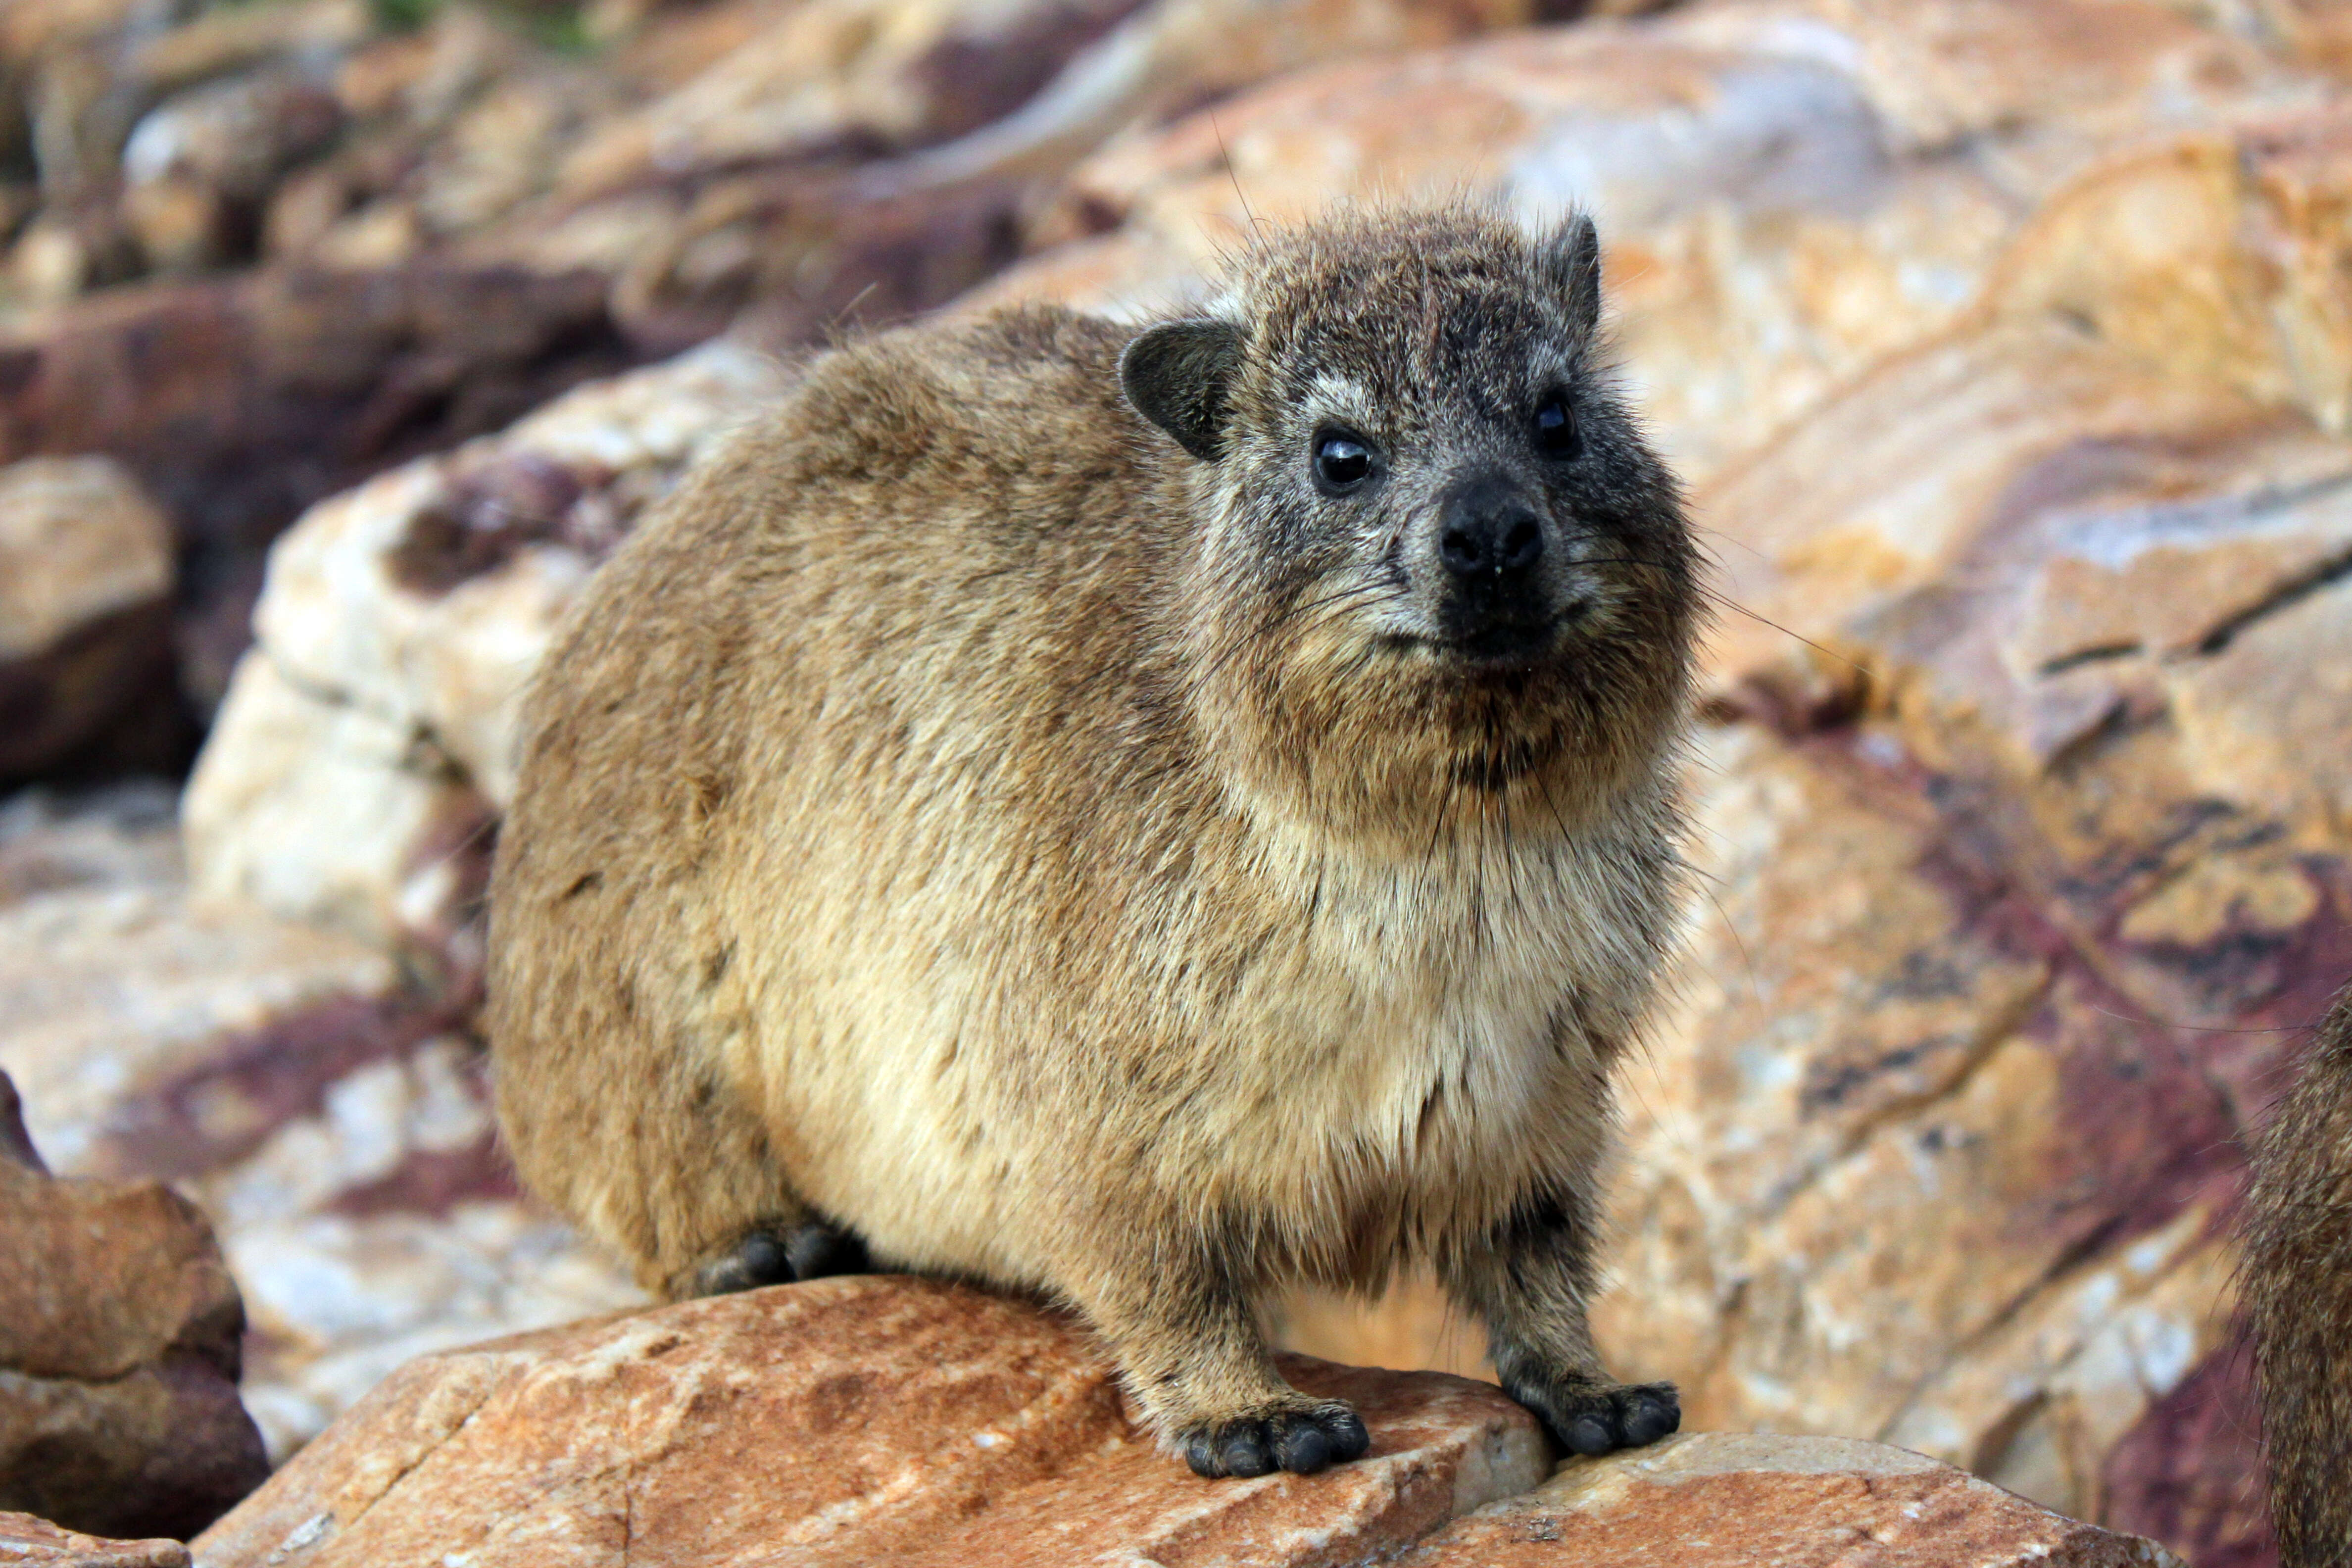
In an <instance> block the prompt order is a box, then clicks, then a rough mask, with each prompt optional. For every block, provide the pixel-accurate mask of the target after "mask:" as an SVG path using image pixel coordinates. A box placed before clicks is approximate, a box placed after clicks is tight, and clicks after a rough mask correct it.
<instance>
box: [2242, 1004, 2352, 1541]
mask: <svg viewBox="0 0 2352 1568" xmlns="http://www.w3.org/2000/svg"><path fill="white" fill-rule="evenodd" d="M2253 1164H2254V1182H2253V1191H2252V1204H2251V1209H2252V1225H2251V1226H2249V1234H2248V1238H2247V1239H2248V1245H2247V1248H2246V1252H2247V1257H2246V1285H2247V1290H2246V1294H2247V1299H2248V1302H2249V1304H2250V1306H2251V1308H2252V1320H2253V1329H2254V1344H2255V1357H2254V1360H2255V1366H2256V1369H2257V1371H2258V1373H2259V1374H2260V1381H2261V1384H2262V1400H2263V1443H2264V1446H2265V1447H2267V1448H2268V1449H2269V1451H2270V1468H2271V1485H2270V1493H2271V1518H2272V1521H2273V1523H2274V1524H2275V1525H2276V1527H2277V1531H2278V1542H2279V1561H2280V1563H2282V1564H2283V1568H2352V991H2347V992H2346V993H2345V994H2344V995H2342V996H2339V997H2338V998H2336V1006H2335V1008H2334V1010H2333V1011H2332V1012H2331V1013H2330V1014H2329V1015H2328V1018H2327V1022H2326V1023H2325V1024H2324V1025H2322V1026H2320V1031H2319V1037H2318V1038H2317V1039H2316V1040H2315V1041H2314V1042H2313V1043H2312V1046H2311V1049H2310V1051H2309V1053H2308V1054H2307V1055H2305V1058H2304V1060H2303V1067H2302V1071H2301V1073H2300V1076H2299V1077H2298V1079H2297V1080H2296V1082H2295V1085H2294V1089H2291V1090H2289V1091H2288V1094H2287V1097H2286V1099H2285V1100H2284V1101H2283V1102H2282V1103H2281V1104H2280V1106H2279V1109H2278V1112H2277V1114H2276V1115H2275V1116H2273V1118H2272V1120H2271V1123H2270V1126H2269V1128H2268V1129H2267V1130H2266V1131H2264V1133H2263V1137H2262V1140H2261V1142H2260V1144H2259V1146H2258V1147H2257V1148H2256V1150H2255V1152H2254V1162H2253Z"/></svg>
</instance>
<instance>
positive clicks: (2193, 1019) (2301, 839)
mask: <svg viewBox="0 0 2352 1568" xmlns="http://www.w3.org/2000/svg"><path fill="white" fill-rule="evenodd" d="M2101 177H2102V178H2104V177H2105V176H2101ZM2255 232H2260V231H2259V229H2256V230H2255ZM2019 243H2020V245H2021V247H2036V248H2037V249H2039V247H2044V246H2046V245H2048V244H2050V243H2051V239H2050V236H2049V235H2048V234H2046V233H2044V234H2041V235H2034V236H2029V237H2025V238H2021V240H2020V242H2019ZM2102 243H2107V242H2104V241H2103V242H2102ZM2041 254H2043V255H2047V254H2049V252H2048V251H2047V250H2042V251H2041ZM2210 254H2211V253H2210V251H2208V252H2205V253H2200V252H2197V251H2196V250H2194V249H2186V250H2184V252H2183V265H2184V266H2185V267H2187V268H2189V272H2190V276H2191V283H2192V287H2190V288H2185V289H2184V290H2183V295H2184V300H2187V298H2188V297H2189V295H2191V294H2193V285H2194V280H2195V279H2197V278H2198V277H2199V276H2200V274H2201V272H2202V268H2203V266H2204V261H2203V259H2202V257H2210ZM2045 276H2046V275H2045ZM2155 276H2156V274H2155V272H2154V270H2153V262H2152V261H2150V262H2149V263H2147V265H2146V266H2143V267H2139V268H2133V267H2126V266H2121V265H2118V266H2116V267H2114V268H2110V269H2109V270H2108V272H2107V277H2108V278H2109V279H2110V280H2111V281H2112V282H2113V284H2114V286H2115V288H2116V290H2117V291H2118V294H2119V296H2120V300H2119V302H2114V303H2112V307H2110V305H2108V304H2103V303H2101V302H2100V300H2101V298H2102V297H2097V296H2091V295H2085V294H2081V293H2078V294H2076V295H2075V296H2074V298H2076V299H2087V300H2089V307H2088V313H2087V316H2085V315H2084V314H2078V313H2076V312H2074V311H2072V310H2067V311H2063V312H2060V311H2053V312H2049V313H2043V312H2040V311H2037V310H2034V309H2032V308H2031V307H2030V306H2029V305H2026V304H2023V303H2021V302H2019V301H2018V300H2012V299H2004V298H2002V297H2000V296H1995V297H1994V298H1993V299H1991V300H1990V301H1989V309H1988V310H1986V311H1985V312H1984V313H1983V314H1982V315H1981V316H1980V317H1979V318H1978V319H1977V320H1976V321H1973V322H1972V323H1971V324H1970V325H1969V326H1968V327H1967V328H1965V329H1964V330H1961V331H1956V332H1954V333H1952V334H1950V335H1948V336H1945V337H1942V338H1939V339H1937V340H1935V341H1932V342H1928V343H1926V344H1924V345H1921V346H1919V347H1917V348H1915V349H1913V350H1910V351H1907V352H1906V353H1899V354H1896V355H1895V356H1892V357H1891V358H1889V359H1888V360H1886V361H1885V362H1884V363H1881V364H1880V365H1878V366H1877V367H1876V368H1874V370H1873V371H1871V372H1870V373H1869V374H1866V375H1865V376H1864V377H1862V378H1859V379H1857V380H1856V381H1855V382H1853V383H1852V384H1849V385H1848V386H1847V387H1846V388H1844V389H1843V390H1842V391H1841V392H1840V393H1838V394H1837V395H1833V396H1832V397H1831V398H1830V399H1829V400H1828V401H1827V402H1826V403H1825V404H1824V405H1822V407H1821V408H1819V409H1818V410H1817V411H1816V412H1815V413H1814V414H1813V415H1812V416H1811V417H1810V418H1808V419H1807V420H1805V421H1804V422H1802V423H1801V425H1799V426H1795V427H1793V428H1792V429H1790V431H1789V432H1787V433H1786V434H1785V435H1784V436H1783V437H1782V438H1781V439H1780V441H1778V442H1776V443H1775V444H1773V445H1772V446H1771V447H1769V449H1766V450H1762V451H1759V453H1758V454H1756V455H1755V456H1754V457H1753V458H1750V459H1748V461H1746V462H1744V463H1741V464H1738V465H1735V466H1734V467H1733V468H1731V469H1730V470H1729V471H1727V473H1726V474H1725V475H1723V476H1722V477H1721V478H1720V479H1718V480H1717V483H1715V484H1714V485H1713V486H1711V487H1710V488H1709V489H1706V491H1705V492H1704V493H1703V494H1702V495H1701V496H1700V498H1699V505H1700V507H1701V509H1702V510H1703V512H1704V514H1705V515H1706V516H1707V517H1708V518H1709V519H1710V521H1711V525H1712V526H1714V527H1715V528H1717V530H1719V531H1721V534H1722V535H1723V537H1725V538H1726V539H1727V541H1730V542H1733V544H1734V548H1732V549H1729V550H1727V551H1726V552H1724V560H1725V564H1726V567H1727V570H1726V574H1725V575H1726V577H1727V584H1728V593H1729V596H1730V597H1731V598H1732V599H1733V600H1734V601H1735V602H1736V603H1738V604H1739V605H1743V606H1746V607H1747V608H1748V609H1749V610H1752V611H1754V612H1755V613H1756V614H1757V615H1758V616H1761V617H1763V619H1762V620H1760V621H1752V622H1751V621H1748V620H1747V619H1746V618H1745V617H1744V616H1735V617H1732V618H1730V619H1729V621H1728V624H1727V626H1725V627H1724V628H1723V631H1722V635H1721V637H1719V639H1718V644H1717V649H1716V653H1715V656H1714V658H1715V661H1716V670H1717V677H1716V679H1717V690H1718V694H1719V695H1718V698H1717V711H1718V713H1719V715H1720V716H1721V717H1722V718H1724V719H1725V720H1727V721H1731V722H1729V723H1727V727H1725V728H1723V729H1720V730H1718V731H1715V732H1714V733H1713V735H1712V736H1711V737H1710V740H1709V748H1710V761H1711V763H1713V766H1712V767H1711V768H1710V769H1709V770H1707V771H1706V773H1703V774H1701V775H1700V776H1701V777H1703V778H1706V779H1707V780H1709V781H1711V782H1708V783H1707V784H1705V785H1703V787H1702V790H1701V799H1702V802H1703V805H1704V810H1705V831H1704V833H1703V834H1702V837H1701V840H1700V842H1701V843H1702V844H1703V845H1704V846H1706V849H1705V851H1704V854H1703V857H1702V861H1701V864H1702V868H1703V870H1704V871H1705V872H1706V874H1707V876H1708V877H1709V878H1710V881H1709V889H1710V893H1711V902H1709V903H1707V904H1706V905H1704V906H1702V908H1701V910H1700V911H1699V916H1700V918H1699V919H1698V920H1697V921H1696V942H1695V946H1694V950H1693V952H1692V953H1691V955H1690V959H1689V962H1688V964H1687V967H1686V968H1685V971H1684V975H1683V988H1682V991H1681V995H1682V997H1683V1001H1682V1003H1681V1005H1680V1007H1679V1008H1678V1010H1677V1012H1676V1014H1675V1016H1674V1017H1673V1018H1672V1019H1671V1020H1670V1021H1669V1022H1668V1024H1667V1025H1666V1026H1665V1027H1664V1028H1663V1029H1662V1030H1661V1033H1660V1036H1659V1039H1658V1043H1657V1046H1656V1048H1655V1050H1654V1054H1653V1056H1652V1057H1651V1058H1650V1061H1651V1063H1652V1066H1653V1067H1654V1071H1653V1070H1650V1069H1646V1068H1645V1069H1643V1070H1639V1071H1637V1072H1636V1074H1635V1075H1634V1077H1633V1080H1632V1081H1631V1083H1630V1084H1629V1086H1628V1088H1629V1092H1628V1096H1627V1101H1628V1106H1629V1109H1630V1110H1631V1119H1630V1132H1631V1139H1630V1149H1629V1162H1628V1167H1627V1180H1626V1182H1625V1184H1624V1186H1623V1188H1622V1192H1621V1194H1620V1201H1621V1205H1622V1206H1621V1213H1620V1219H1621V1223H1622V1226H1623V1227H1624V1228H1623V1234H1625V1235H1626V1236H1627V1237H1629V1238H1630V1239H1629V1247H1628V1250H1627V1253H1626V1256H1625V1258H1624V1259H1623V1272H1622V1282H1621V1284H1620V1286H1619V1287H1618V1289H1616V1290H1615V1291H1614V1292H1613V1293H1612V1295H1611V1296H1610V1297H1609V1299H1608V1300H1606V1301H1605V1302H1604V1304H1603V1306H1602V1308H1601V1312H1600V1314H1599V1321H1600V1322H1601V1332H1602V1335H1603V1340H1604V1342H1610V1341H1611V1340H1612V1338H1613V1340H1614V1341H1615V1342H1618V1343H1621V1344H1627V1345H1639V1346H1640V1347H1641V1349H1642V1354H1643V1363H1642V1371H1643V1374H1644V1375H1661V1376H1677V1377H1680V1378H1682V1379H1684V1380H1685V1409H1686V1410H1687V1411H1688V1412H1689V1413H1690V1417H1691V1419H1692V1420H1693V1421H1695V1422H1696V1423H1699V1424H1705V1425H1727V1426H1748V1425H1764V1426H1774V1427H1777V1428H1780V1429H1784V1430H1788V1429H1794V1430H1805V1431H1813V1432H1842V1433H1860V1434H1866V1435H1870V1436H1877V1437H1881V1438H1884V1439H1885V1440H1889V1441H1893V1442H1897V1443H1901V1444H1903V1445H1905V1446H1906V1447H1913V1448H1916V1449H1920V1450H1922V1451H1924V1452H1927V1453H1928V1454H1930V1455H1933V1456H1935V1457H1937V1458H1943V1459H1947V1460H1949V1461H1951V1462H1954V1463H1958V1464H1961V1465H1965V1466H1966V1467H1968V1468H1970V1469H1973V1470H1975V1471H1977V1472H1978V1473H1979V1474H1982V1475H1985V1476H1987V1477H1989V1478H1990V1479H1994V1480H1996V1481H1999V1482H2000V1483H2002V1484H2004V1485H2007V1486H2011V1487H2012V1488H2014V1489H2017V1490H2019V1491H2021V1492H2022V1493H2024V1494H2026V1495H2028V1496H2030V1497H2032V1498H2033V1499H2034V1500H2037V1501H2040V1502H2042V1503H2045V1504H2047V1505H2049V1506H2052V1507H2054V1508H2058V1509H2061V1510H2064V1511H2066V1512H2069V1513H2074V1514H2077V1515H2080V1516H2083V1517H2085V1518H2089V1519H2093V1520H2095V1521H2099V1522H2101V1523H2104V1524H2107V1525H2111V1526H2115V1527H2118V1528H2122V1529H2126V1530H2133V1531H2143V1532H2147V1533H2151V1534H2161V1535H2162V1537H2163V1538H2164V1539H2165V1540H2166V1541H2167V1542H2168V1544H2169V1545H2171V1546H2173V1547H2175V1548H2176V1549H2178V1550H2180V1551H2182V1552H2184V1553H2187V1554H2189V1555H2191V1556H2192V1557H2195V1558H2197V1559H2200V1560H2210V1561H2237V1560H2240V1558H2239V1556H2238V1555H2237V1554H2241V1553H2243V1554H2252V1556H2251V1557H2250V1558H2249V1559H2248V1560H2259V1558H2260V1554H2262V1553H2263V1552H2268V1551H2269V1550H2270V1548H2269V1545H2268V1542H2267V1527H2266V1525H2265V1523H2264V1521H2263V1518H2262V1516H2261V1511H2260V1508H2259V1505H2258V1504H2257V1503H2256V1502H2255V1501H2254V1500H2253V1498H2254V1494H2253V1492H2252V1487H2251V1483H2250V1478H2251V1477H2252V1476H2253V1475H2254V1474H2255V1473H2256V1471H2257V1468H2258V1465H2259V1459H2258V1456H2257V1454H2256V1451H2255V1448H2254V1445H2253V1440H2252V1436H2251V1435H2250V1434H2251V1431H2252V1416H2251V1415H2250V1414H2249V1412H2250V1410H2251V1405H2250V1403H2249V1399H2248V1391H2247V1389H2246V1387H2245V1386H2244V1384H2245V1380H2246V1375H2247V1371H2246V1369H2247V1361H2246V1356H2245V1352H2244V1349H2243V1346H2242V1343H2241V1342H2240V1340H2239V1338H2238V1335H2237V1331H2236V1329H2235V1328H2234V1326H2233V1322H2234V1319H2233V1311H2234V1308H2233V1295H2232V1289H2231V1279H2232V1275H2233V1271H2234V1268H2235V1267H2236V1263H2235V1253H2234V1249H2233V1247H2232V1244H2231V1240H2230V1236H2229V1232H2230V1216H2231V1214H2232V1213H2233V1210H2234V1205H2235V1203H2236V1194H2237V1191H2238V1188H2239V1185H2240V1184H2241V1183H2242V1161H2241V1159H2240V1157H2239V1155H2238V1153H2237V1150H2238V1148H2239V1146H2240V1143H2241V1141H2242V1138H2243V1136H2244V1135H2245V1133H2246V1131H2247V1130H2248V1129H2249V1128H2250V1127H2252V1126H2253V1125H2255V1124H2256V1123H2257V1122H2258V1121H2259V1120H2260V1118H2261V1116H2262V1114H2263V1108H2264V1107H2265V1105H2266V1104H2267V1101H2268V1099H2269V1097H2270V1095H2271V1093H2272V1092H2273V1085H2274V1084H2275V1082H2276V1080H2277V1073H2278V1069H2279V1068H2280V1065H2281V1064H2282V1062H2283V1060H2284V1052H2285V1050H2286V1048H2287V1047H2288V1046H2289V1044H2290V1043H2291V1042H2292V1041H2293V1039H2294V1037H2295V1032H2296V1031H2297V1030H2298V1029H2300V1028H2301V1027H2303V1026H2305V1025H2306V1024H2307V1022H2308V1020H2310V1019H2312V1018H2314V1017H2315V1016H2318V1014H2319V1012H2320V1010H2321V1008H2322V1006H2323V1005H2324V1003H2325V1000H2326V997H2327V996H2328V995H2329V994H2330V993H2332V992H2333V991H2334V990H2335V988H2336V986H2337V985H2338V984H2341V982H2342V980H2343V977H2344V975H2345V973H2347V971H2352V942H2347V939H2346V937H2345V931H2346V929H2347V926H2346V918H2345V917H2346V912H2347V910H2352V853H2347V850H2348V849H2352V846H2347V840H2346V837H2345V832H2344V823H2345V821H2346V817H2345V815H2344V810H2343V803H2344V802H2345V800H2346V799H2347V795H2346V793H2345V786H2344V783H2343V779H2342V777H2341V770H2340V769H2339V768H2338V767H2337V766H2336V758H2337V756H2338V755H2339V754H2340V753H2342V752H2343V751H2344V749H2345V748H2344V744H2343V743H2342V741H2341V736H2342V735H2343V733H2344V731H2345V727H2346V725H2347V721H2352V710H2347V705H2346V702H2345V700H2344V697H2343V682H2342V680H2341V679H2340V678H2339V668H2340V664H2341V659H2340V657H2339V654H2340V650H2341V642H2342V638H2341V636H2340V633H2339V630H2338V628H2339V627H2340V626H2341V625H2342V624H2344V622H2345V620H2346V617H2347V615H2352V594H2347V593H2346V592H2345V591H2344V589H2343V586H2342V582H2341V577H2342V568H2343V563H2344V562H2345V561H2346V560H2347V558H2352V519H2347V514H2346V513H2345V511H2344V500H2343V490H2344V485H2345V480H2346V476H2347V474H2352V445H2347V443H2346V442H2345V441H2344V440H2342V439H2341V438H2340V437H2336V436H2332V435H2330V434H2328V433H2326V431H2325V430H2324V429H2322V428H2321V427H2319V426H2317V425H2316V424H2315V423H2314V421H2313V419H2312V417H2311V416H2312V414H2313V413H2315V412H2318V410H2316V409H2307V408H2305V407H2304V406H2302V402H2303V400H2302V399H2301V398H2300V397H2298V396H2294V395H2288V394H2287V393H2286V392H2284V391H2283V390H2281V387H2282V385H2283V384H2278V383H2273V384H2272V394H2273V395H2263V396H2258V395H2256V394H2257V393H2259V392H2262V391H2263V388H2262V386H2261V385H2260V384H2257V383H2256V381H2255V380H2254V379H2253V378H2252V377H2250V376H2247V375H2243V374H2234V373H2230V374H2225V371H2226V368H2227V363H2226V362H2225V361H2220V360H2217V359H2216V358H2215V357H2213V356H2210V355H2208V354H2206V353H2203V352H2202V351H2201V350H2200V349H2199V348H2198V346H2197V345H2196V344H2195V343H2194V342H2189V338H2190V337H2191V336H2192V335H2193V334H2192V333H2191V331H2189V329H2188V328H2187V327H2184V329H2183V331H2182V333H2181V339H2182V341H2181V342H2179V344H2177V345H2175V348H2176V349H2177V352H2169V353H2168V352H2164V348H2163V345H2162V343H2161V342H2159V337H2158V334H2155V333H2154V332H2153V331H2152V329H2149V328H2147V327H2146V326H2145V324H2143V325H2141V326H2132V325H2130V324H2129V323H2130V322H2131V321H2135V320H2136V319H2137V318H2135V317H2134V316H2133V315H2132V312H2133V311H2134V310H2137V309H2138V306H2137V305H2136V304H2134V303H2133V301H2135V300H2148V299H2151V298H2153V292H2152V290H2153V289H2154V286H2155ZM2093 281H2094V279H2093V275H2092V274H2091V273H2090V272H2083V273H2080V274H2077V275H2075V276H2074V281H2073V282H2072V283H2070V284H2069V285H2068V287H2069V288H2071V289H2091V288H2092V287H2093ZM2027 298H2029V299H2030V298H2032V295H2030V294H2029V295H2028V296H2027ZM2183 308H2184V310H2187V309H2189V308H2190V307H2189V305H2188V304H2187V303H2184V306H2183ZM2199 308H2200V309H2201V307H2199ZM2108 320H2112V321H2118V322H2123V323H2126V324H2125V325H2121V326H2118V327H2116V329H2115V330H2114V331H2111V332H2110V331H2106V330H2105V329H2103V328H2102V327H2101V326H2100V322H2101V321H2108ZM2208 341H2210V339H2209V340H2208ZM2239 363H2241V364H2242V363H2248V362H2243V361H2241V362H2239ZM1767 622H1770V623H1777V624H1778V626H1781V627H1787V628H1789V630H1790V631H1792V632H1794V633H1796V634H1798V636H1799V637H1801V638H1803V639H1805V640H1804V641H1798V640H1796V638H1792V637H1788V636H1787V635H1785V634H1784V633H1782V632H1780V630H1777V629H1775V627H1774V626H1769V625H1766V624H1765V623H1767Z"/></svg>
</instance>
